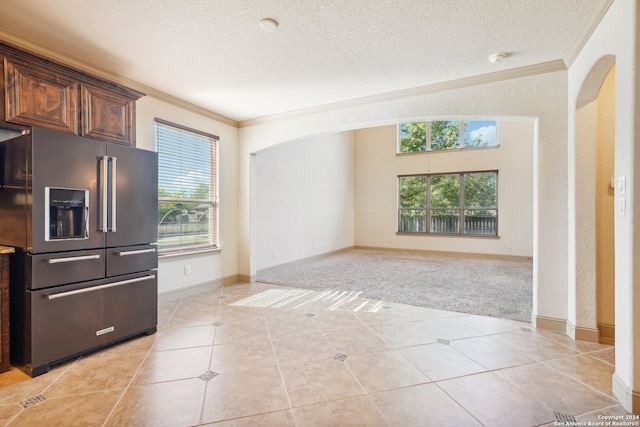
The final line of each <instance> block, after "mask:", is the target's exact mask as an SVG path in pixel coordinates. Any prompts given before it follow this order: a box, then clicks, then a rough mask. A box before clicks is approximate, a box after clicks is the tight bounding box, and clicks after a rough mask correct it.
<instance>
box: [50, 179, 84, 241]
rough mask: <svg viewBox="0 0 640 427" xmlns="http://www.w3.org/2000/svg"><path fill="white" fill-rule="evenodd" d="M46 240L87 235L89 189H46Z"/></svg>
mask: <svg viewBox="0 0 640 427" xmlns="http://www.w3.org/2000/svg"><path fill="white" fill-rule="evenodd" d="M46 197H47V203H46V205H47V214H48V215H45V216H46V219H45V220H46V222H47V225H48V227H47V233H48V235H47V236H46V237H47V240H57V239H85V238H87V237H88V232H89V230H88V220H89V218H88V216H89V190H76V189H69V188H50V187H47V189H46Z"/></svg>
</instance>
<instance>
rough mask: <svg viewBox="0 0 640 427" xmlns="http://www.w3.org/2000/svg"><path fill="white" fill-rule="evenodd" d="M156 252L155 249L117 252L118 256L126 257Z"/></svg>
mask: <svg viewBox="0 0 640 427" xmlns="http://www.w3.org/2000/svg"><path fill="white" fill-rule="evenodd" d="M155 251H156V248H151V249H138V250H135V251H119V252H118V256H127V255H139V254H150V253H153V252H155Z"/></svg>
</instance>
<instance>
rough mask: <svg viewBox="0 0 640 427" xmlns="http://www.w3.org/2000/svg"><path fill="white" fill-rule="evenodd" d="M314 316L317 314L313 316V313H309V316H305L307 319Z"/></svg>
mask: <svg viewBox="0 0 640 427" xmlns="http://www.w3.org/2000/svg"><path fill="white" fill-rule="evenodd" d="M313 316H315V314H313V313H307V314H305V317H313Z"/></svg>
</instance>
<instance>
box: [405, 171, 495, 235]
mask: <svg viewBox="0 0 640 427" xmlns="http://www.w3.org/2000/svg"><path fill="white" fill-rule="evenodd" d="M476 173H495V175H496V194H495V197H496V206H495V207H481V208H476V209H473V208H467V207H465V200H464V194H465V188H464V187H465V179H464V176H465V175H470V174H476ZM446 175H452V176H458V180H459V190H458V191H459V192H458V206H457V207H453V208H434V207H433V206H432V205H431V178H432V177H434V176H446ZM408 177H425V178H426V188H425V191H426V195H425V200H426V206H424V207H409V208H402V207H401V194H400V180H401V178H408ZM498 178H499V172H498V170H482V171H468V172H442V173H432V174H413V175H399V176H398V178H397V186H398V201H397V209H398V216H397V230H398V231H397V232H398V233H407V234H430V235H438V236H463V237H497V236H498V225H499V221H498V220H499V215H498ZM437 210H444V211H446V210H451V211H453V210H456V211H458V229H457V230H456V231H455V232H453V231H452V232H442V231H431V225H432V212H433V211H437ZM467 210H487V211H495V217H494V218H495V225H494V233H491V234H489V233H468V232H465V211H467ZM402 211H424V221H425V223H424V231H411V230H404V229H403V227H402Z"/></svg>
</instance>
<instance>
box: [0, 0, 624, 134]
mask: <svg viewBox="0 0 640 427" xmlns="http://www.w3.org/2000/svg"><path fill="white" fill-rule="evenodd" d="M611 1H612V0H306V1H305V0H226V1H224V0H181V1H179V0H132V1H126V0H47V1H42V0H2V7H0V39H4V40H5V41H8V42H13V43H14V44H15V43H16V41H17V42H18V44H22V45H23V47H25V46H28V47H32V48H37V49H39V50H42V51H51V52H53V53H55V54H57V55H60V56H61V57H62V58H66V59H69V60H70V61H71V62H77V63H82V64H86V65H87V66H88V67H91V68H93V69H96V70H100V71H101V72H104V73H105V75H112V76H118V77H123V78H126V79H127V80H130V81H132V82H135V83H138V84H140V85H144V86H147V87H149V88H153V89H154V90H157V91H161V92H163V93H166V94H169V95H171V96H173V97H176V98H179V99H181V100H184V101H186V102H189V103H191V104H194V105H196V106H198V107H202V108H204V109H206V110H209V111H211V112H214V113H216V114H220V115H222V116H224V117H227V118H230V119H232V120H234V121H238V122H242V121H247V120H250V119H256V118H261V117H269V116H274V115H278V114H282V113H288V112H294V111H298V110H305V109H310V108H316V107H319V106H327V105H331V104H334V103H339V102H344V101H354V100H357V99H360V98H367V97H372V96H379V95H381V94H392V93H393V92H396V91H406V90H408V89H413V88H422V87H428V86H430V85H435V84H439V83H443V82H452V81H455V80H459V79H463V78H468V77H473V76H477V75H482V74H486V73H491V72H495V71H503V70H507V69H512V68H518V67H527V66H532V65H535V64H541V63H546V62H550V61H557V60H563V61H564V62H565V64H569V63H570V62H571V61H572V60H573V58H574V57H575V55H576V53H577V52H578V50H579V48H580V46H581V44H582V43H583V42H584V41H585V40H586V38H587V37H588V36H589V34H590V32H591V31H592V29H593V28H594V27H595V25H596V24H597V22H598V20H599V19H600V17H601V16H602V14H603V13H604V11H605V10H606V8H607V7H608V5H609V4H610V3H611ZM267 17H269V18H272V19H275V20H276V21H277V22H278V23H279V24H280V25H279V27H278V29H277V31H275V32H271V33H269V32H264V31H263V30H261V29H260V26H259V21H260V20H261V19H263V18H267ZM496 52H506V53H507V54H508V57H507V59H506V60H505V61H504V62H502V63H500V64H491V63H489V61H488V60H487V58H488V57H489V56H490V55H491V54H493V53H496Z"/></svg>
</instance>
